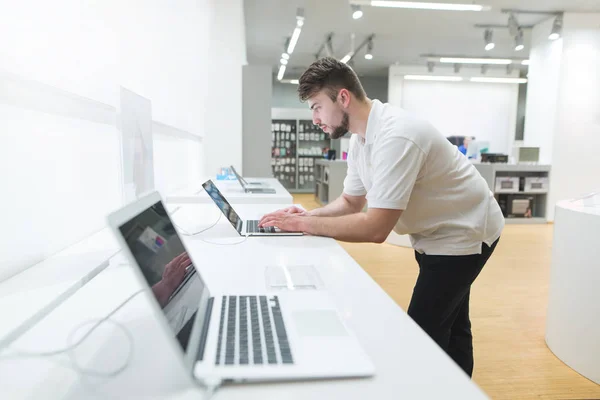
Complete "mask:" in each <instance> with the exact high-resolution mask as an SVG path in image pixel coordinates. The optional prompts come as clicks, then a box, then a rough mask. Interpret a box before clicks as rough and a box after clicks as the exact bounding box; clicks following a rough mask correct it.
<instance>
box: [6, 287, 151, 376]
mask: <svg viewBox="0 0 600 400" xmlns="http://www.w3.org/2000/svg"><path fill="white" fill-rule="evenodd" d="M143 291H144V289H141V290H138V291H137V292H135V293H133V294H132V295H131V296H129V297H128V298H127V299H125V301H123V302H122V303H121V304H119V305H118V306H117V307H116V308H115V309H114V310H112V311H111V312H110V313H108V314H107V315H106V316H105V317H103V318H100V319H98V320H97V322H96V323H95V324H94V325H93V326H92V327H91V328H90V330H89V331H87V332H86V333H85V334H84V335H83V336H82V337H81V338H80V339H79V340H77V341H76V342H75V343H72V344H69V345H68V346H67V347H64V348H62V349H58V350H51V351H41V352H28V351H22V350H18V349H11V348H10V347H9V348H8V350H12V352H11V353H9V354H6V355H0V360H2V359H12V358H29V357H33V358H35V357H53V356H56V355H60V354H63V353H68V355H69V358H70V359H71V363H72V365H70V366H68V367H71V368H72V369H73V370H75V371H77V372H79V373H83V374H86V375H95V376H101V377H114V376H116V375H118V374H120V373H121V372H123V371H124V370H125V369H126V368H127V367H128V365H129V363H130V361H131V357H132V354H133V337H132V335H131V333H130V332H129V330H127V328H125V326H123V325H122V324H120V323H119V322H117V321H113V320H110V322H111V323H113V324H115V325H116V326H118V327H119V328H120V329H121V330H122V331H123V332H125V335H126V336H127V339H128V341H129V342H130V346H129V353H128V354H127V360H126V362H125V363H124V365H122V366H121V367H119V368H117V369H115V370H113V371H109V372H99V371H94V370H86V369H84V368H81V367H80V366H79V365H78V364H77V362H76V360H75V359H74V358H73V357H72V354H71V353H70V352H71V351H72V350H74V349H75V348H77V347H78V346H79V345H80V344H81V343H83V341H84V340H86V339H87V338H88V337H89V336H90V335H91V334H92V333H93V332H94V331H95V330H96V329H97V328H98V327H99V326H100V325H101V324H102V323H104V322H106V321H108V320H109V319H110V318H111V317H112V316H113V315H115V313H117V312H118V311H119V310H120V309H121V308H123V307H124V306H125V305H126V304H127V303H128V302H129V301H131V299H133V298H134V297H135V296H137V295H138V294H140V293H142V292H143ZM91 321H95V320H87V321H84V322H82V323H81V324H79V325H78V326H77V327H76V328H75V329H73V330H72V331H71V333H70V334H69V338H68V342H70V341H71V340H72V337H73V334H74V333H75V332H77V331H78V330H79V329H80V328H81V327H82V326H83V325H85V324H87V323H90V322H91Z"/></svg>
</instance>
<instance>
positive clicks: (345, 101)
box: [339, 89, 350, 107]
mask: <svg viewBox="0 0 600 400" xmlns="http://www.w3.org/2000/svg"><path fill="white" fill-rule="evenodd" d="M339 96H340V103H341V104H342V106H344V107H348V105H349V104H350V92H349V91H348V89H341V90H340V93H339Z"/></svg>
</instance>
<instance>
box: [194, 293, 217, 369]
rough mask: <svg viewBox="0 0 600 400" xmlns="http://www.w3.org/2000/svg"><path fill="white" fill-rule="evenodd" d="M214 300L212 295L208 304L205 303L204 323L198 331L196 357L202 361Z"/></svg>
mask: <svg viewBox="0 0 600 400" xmlns="http://www.w3.org/2000/svg"><path fill="white" fill-rule="evenodd" d="M214 300H215V298H214V297H211V298H209V299H208V304H207V305H206V315H205V316H204V320H205V321H206V323H205V324H203V325H202V332H200V345H199V346H198V356H197V358H196V359H197V360H200V361H203V359H204V349H205V348H206V340H207V339H208V328H209V327H210V317H211V314H212V308H213V302H214Z"/></svg>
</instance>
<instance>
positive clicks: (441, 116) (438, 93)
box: [402, 81, 518, 153]
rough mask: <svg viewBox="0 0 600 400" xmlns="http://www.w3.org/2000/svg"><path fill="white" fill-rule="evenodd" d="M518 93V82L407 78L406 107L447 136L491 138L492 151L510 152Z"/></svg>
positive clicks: (404, 102) (405, 89) (403, 96)
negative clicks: (471, 81)
mask: <svg viewBox="0 0 600 400" xmlns="http://www.w3.org/2000/svg"><path fill="white" fill-rule="evenodd" d="M517 96H518V93H517V86H516V85H514V84H486V83H470V82H466V83H462V82H429V81H404V88H403V91H402V98H403V104H402V106H403V108H405V109H406V110H408V111H412V112H415V113H416V114H418V115H420V116H421V117H423V118H424V119H426V120H428V121H429V122H431V123H432V124H433V125H434V126H435V127H436V128H437V129H438V130H439V131H440V132H441V133H442V134H443V135H444V136H453V135H460V136H475V137H476V138H477V139H479V140H487V141H489V142H490V151H491V152H496V153H508V151H509V143H510V140H511V138H514V134H515V129H516V125H515V119H516V111H517Z"/></svg>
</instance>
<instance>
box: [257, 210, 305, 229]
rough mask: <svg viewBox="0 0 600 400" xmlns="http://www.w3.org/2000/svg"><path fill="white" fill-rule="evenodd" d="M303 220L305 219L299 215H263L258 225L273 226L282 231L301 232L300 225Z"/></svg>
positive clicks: (301, 227)
mask: <svg viewBox="0 0 600 400" xmlns="http://www.w3.org/2000/svg"><path fill="white" fill-rule="evenodd" d="M304 219H306V217H305V216H304V215H303V214H300V213H295V214H288V213H283V212H279V213H277V212H275V213H271V214H268V215H265V216H264V217H263V219H262V220H261V222H260V223H261V224H262V225H261V226H264V227H269V226H275V227H277V228H279V229H281V230H282V231H288V232H303V231H304V228H303V224H302V223H303V220H304Z"/></svg>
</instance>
